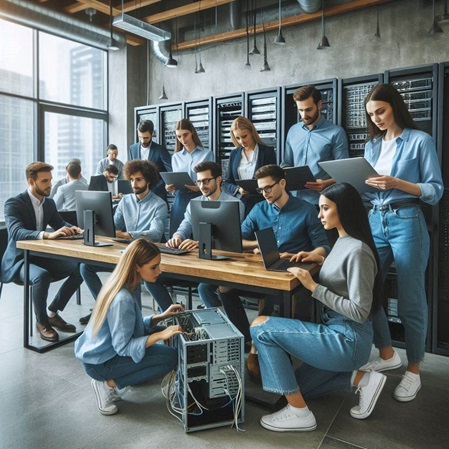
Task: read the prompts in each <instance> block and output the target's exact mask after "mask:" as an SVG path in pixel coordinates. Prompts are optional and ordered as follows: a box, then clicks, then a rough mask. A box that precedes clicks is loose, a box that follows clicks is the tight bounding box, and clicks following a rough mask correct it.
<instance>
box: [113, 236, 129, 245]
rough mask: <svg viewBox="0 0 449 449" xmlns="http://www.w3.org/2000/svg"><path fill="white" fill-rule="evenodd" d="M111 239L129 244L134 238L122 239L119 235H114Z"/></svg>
mask: <svg viewBox="0 0 449 449" xmlns="http://www.w3.org/2000/svg"><path fill="white" fill-rule="evenodd" d="M111 240H114V242H117V243H126V244H127V245H129V244H130V243H131V242H132V241H133V239H121V238H119V237H114V238H112V239H111Z"/></svg>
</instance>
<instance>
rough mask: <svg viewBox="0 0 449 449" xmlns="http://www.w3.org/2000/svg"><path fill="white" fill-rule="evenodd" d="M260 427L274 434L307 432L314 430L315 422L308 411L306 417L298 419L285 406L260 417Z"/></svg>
mask: <svg viewBox="0 0 449 449" xmlns="http://www.w3.org/2000/svg"><path fill="white" fill-rule="evenodd" d="M260 425H261V426H262V427H265V429H268V430H273V431H274V432H309V431H311V430H315V429H316V420H315V416H313V413H312V412H311V411H310V410H309V413H308V415H307V416H305V417H299V416H297V415H296V414H295V413H294V412H293V411H292V409H291V407H290V405H288V404H287V406H286V407H284V408H283V409H281V410H279V411H278V412H275V413H272V414H271V415H265V416H262V418H261V419H260Z"/></svg>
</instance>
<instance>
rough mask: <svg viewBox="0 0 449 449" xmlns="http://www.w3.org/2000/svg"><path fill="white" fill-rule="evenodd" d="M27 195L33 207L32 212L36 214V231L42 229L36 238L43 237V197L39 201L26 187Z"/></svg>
mask: <svg viewBox="0 0 449 449" xmlns="http://www.w3.org/2000/svg"><path fill="white" fill-rule="evenodd" d="M28 195H29V197H30V200H31V204H32V206H33V209H34V214H35V216H36V231H42V232H41V233H40V234H39V237H38V239H43V238H44V231H45V229H44V201H45V197H44V199H43V200H42V201H39V200H38V199H37V198H36V197H35V196H34V195H33V194H32V193H31V191H30V189H28Z"/></svg>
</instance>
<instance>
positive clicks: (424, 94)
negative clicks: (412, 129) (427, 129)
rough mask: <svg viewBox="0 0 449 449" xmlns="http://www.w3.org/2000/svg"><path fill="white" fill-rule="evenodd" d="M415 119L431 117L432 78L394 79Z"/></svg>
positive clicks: (393, 83)
mask: <svg viewBox="0 0 449 449" xmlns="http://www.w3.org/2000/svg"><path fill="white" fill-rule="evenodd" d="M391 84H392V85H393V86H394V87H396V89H397V90H398V91H399V92H400V93H401V95H402V98H403V99H404V101H405V104H406V105H407V106H408V109H409V111H410V114H411V115H412V117H413V120H415V121H418V122H419V121H424V120H431V119H432V89H433V85H432V78H423V79H415V80H404V81H394V82H392V83H391Z"/></svg>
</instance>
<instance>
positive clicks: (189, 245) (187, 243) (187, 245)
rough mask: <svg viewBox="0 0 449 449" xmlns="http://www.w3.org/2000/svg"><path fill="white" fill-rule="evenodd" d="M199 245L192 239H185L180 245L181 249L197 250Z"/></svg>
mask: <svg viewBox="0 0 449 449" xmlns="http://www.w3.org/2000/svg"><path fill="white" fill-rule="evenodd" d="M198 246H199V244H198V242H197V241H196V240H192V239H185V240H183V242H182V243H181V244H180V245H179V249H188V250H191V249H195V248H198Z"/></svg>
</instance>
